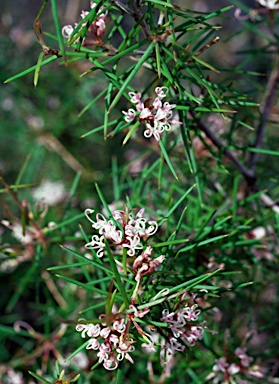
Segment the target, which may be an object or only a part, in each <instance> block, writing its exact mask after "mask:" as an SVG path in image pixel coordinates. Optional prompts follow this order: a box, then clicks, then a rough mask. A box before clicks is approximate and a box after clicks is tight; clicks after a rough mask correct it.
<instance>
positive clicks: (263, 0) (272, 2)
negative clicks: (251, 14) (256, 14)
mask: <svg viewBox="0 0 279 384" xmlns="http://www.w3.org/2000/svg"><path fill="white" fill-rule="evenodd" d="M257 3H258V4H259V5H261V6H262V7H265V8H268V9H270V10H274V9H279V1H278V0H257Z"/></svg>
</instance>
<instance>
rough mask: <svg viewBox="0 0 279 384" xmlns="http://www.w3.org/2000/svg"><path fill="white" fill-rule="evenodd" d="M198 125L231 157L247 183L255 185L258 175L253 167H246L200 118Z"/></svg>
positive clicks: (197, 121)
mask: <svg viewBox="0 0 279 384" xmlns="http://www.w3.org/2000/svg"><path fill="white" fill-rule="evenodd" d="M191 115H192V116H193V117H194V118H195V114H194V112H191ZM195 121H196V123H197V125H198V127H199V128H200V129H201V130H202V131H203V132H204V133H205V135H206V136H207V137H208V138H209V139H210V140H211V141H212V142H213V144H214V145H216V147H217V148H218V149H220V150H221V151H222V153H223V154H224V155H225V156H227V158H228V159H230V160H231V161H232V162H233V163H234V164H235V165H236V166H237V168H238V169H239V171H240V172H241V173H242V175H243V176H244V177H245V180H246V181H247V184H248V185H249V186H254V185H255V183H256V180H257V176H256V174H255V172H254V170H253V169H249V168H246V167H245V165H244V164H242V163H241V161H239V160H238V158H237V157H236V156H235V155H234V153H233V152H232V151H230V150H229V149H226V147H225V145H224V144H223V142H222V141H221V140H220V139H219V138H218V137H216V136H215V135H214V133H213V132H212V131H210V129H209V128H208V127H207V126H206V125H205V124H204V123H203V122H202V121H201V120H200V119H195Z"/></svg>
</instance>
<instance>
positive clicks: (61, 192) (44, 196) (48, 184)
mask: <svg viewBox="0 0 279 384" xmlns="http://www.w3.org/2000/svg"><path fill="white" fill-rule="evenodd" d="M32 196H33V198H34V200H36V201H37V202H39V201H41V200H43V201H44V203H45V204H46V205H48V206H53V205H56V204H58V203H61V202H62V201H64V200H65V198H66V197H67V192H66V189H65V186H64V184H63V183H62V181H50V180H43V181H42V183H41V185H40V186H39V187H37V188H34V189H33V190H32Z"/></svg>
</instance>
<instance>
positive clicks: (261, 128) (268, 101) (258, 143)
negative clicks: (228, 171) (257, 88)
mask: <svg viewBox="0 0 279 384" xmlns="http://www.w3.org/2000/svg"><path fill="white" fill-rule="evenodd" d="M275 68H276V69H275V70H274V72H273V73H272V75H271V77H270V80H269V82H268V85H267V94H266V97H265V100H264V103H263V108H262V114H261V120H260V123H259V125H258V127H257V129H256V138H255V141H254V143H253V145H252V147H253V148H261V147H262V143H263V140H264V135H265V128H266V123H267V120H268V117H269V115H270V110H271V108H272V104H273V101H274V98H275V95H276V89H277V86H278V84H279V67H278V63H277V61H276V65H275ZM259 156H260V153H259V152H251V153H250V158H249V164H250V168H251V169H255V167H256V163H257V161H258V159H259Z"/></svg>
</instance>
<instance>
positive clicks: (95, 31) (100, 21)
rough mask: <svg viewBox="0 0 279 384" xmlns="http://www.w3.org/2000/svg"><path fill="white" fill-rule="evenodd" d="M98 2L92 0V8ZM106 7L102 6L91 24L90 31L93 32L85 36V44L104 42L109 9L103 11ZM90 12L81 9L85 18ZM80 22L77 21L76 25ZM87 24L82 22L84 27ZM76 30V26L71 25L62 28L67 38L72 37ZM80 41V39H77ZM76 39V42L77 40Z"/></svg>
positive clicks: (83, 43) (63, 34)
mask: <svg viewBox="0 0 279 384" xmlns="http://www.w3.org/2000/svg"><path fill="white" fill-rule="evenodd" d="M96 5H97V3H94V2H93V1H90V8H91V9H93V8H95V7H96ZM103 9H104V7H100V9H99V11H98V13H97V15H96V16H97V18H96V19H95V20H94V21H93V23H92V24H91V25H90V26H89V28H88V31H89V32H90V33H91V35H92V36H91V37H88V36H85V37H84V39H83V42H82V45H83V46H87V45H98V44H102V42H103V41H102V38H103V36H104V33H105V28H106V23H105V20H106V16H107V13H108V12H107V11H106V12H103ZM88 14H89V12H88V11H81V14H80V16H81V18H82V19H84V18H85V17H86V16H87V15H88ZM77 25H78V24H77V23H75V27H76V26H77ZM85 25H86V23H82V25H81V28H83V27H84V26H85ZM73 31H74V27H72V26H71V25H65V26H64V27H63V28H62V36H63V37H64V38H65V39H70V37H71V35H72V33H73ZM77 41H78V40H77ZM77 41H76V42H77Z"/></svg>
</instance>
